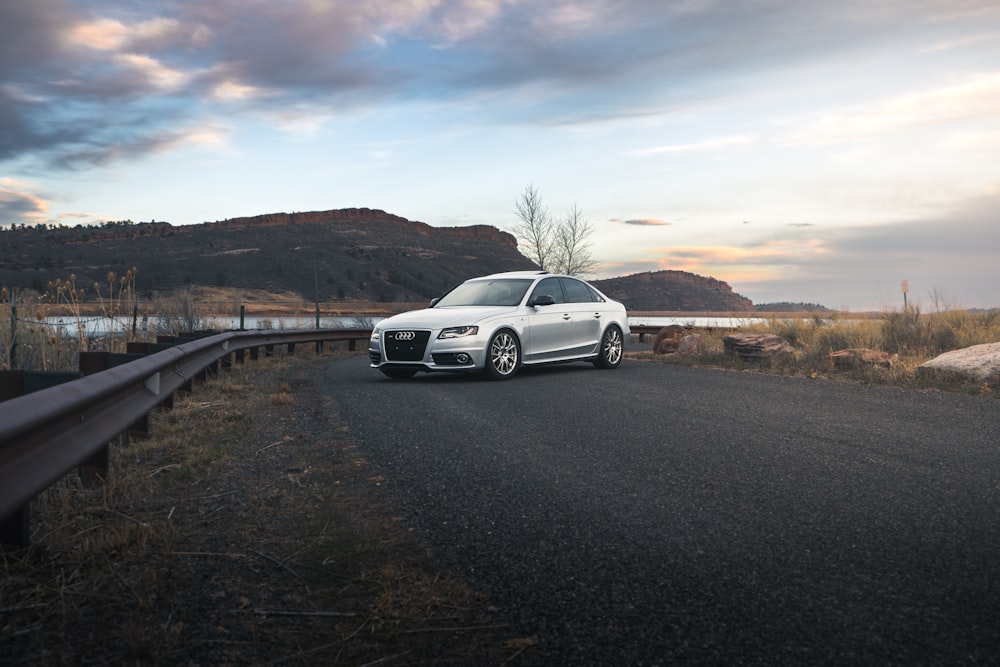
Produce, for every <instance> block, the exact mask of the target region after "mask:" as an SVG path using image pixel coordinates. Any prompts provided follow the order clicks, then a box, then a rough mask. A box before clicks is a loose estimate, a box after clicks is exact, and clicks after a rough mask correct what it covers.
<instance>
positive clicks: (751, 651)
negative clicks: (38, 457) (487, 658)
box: [325, 358, 1000, 665]
mask: <svg viewBox="0 0 1000 667" xmlns="http://www.w3.org/2000/svg"><path fill="white" fill-rule="evenodd" d="M325 381H326V382H327V383H328V386H327V389H328V391H329V392H330V395H331V396H332V397H333V404H334V409H335V410H337V411H338V413H339V414H338V417H339V419H340V420H342V422H343V423H344V424H345V425H346V426H348V428H349V430H350V432H351V433H352V435H353V437H354V438H355V439H356V440H357V442H358V444H359V447H360V449H361V452H362V453H363V455H364V456H365V457H366V458H367V459H368V460H369V461H370V462H371V463H372V464H373V465H374V466H375V467H376V468H377V469H378V470H379V471H380V472H381V474H382V475H383V476H384V477H385V480H386V481H385V483H384V487H385V489H386V491H387V493H390V494H392V497H393V498H394V499H395V500H396V502H398V503H399V506H400V507H401V508H402V509H403V511H404V512H405V513H406V515H407V517H408V520H409V521H410V522H411V524H412V525H413V526H415V527H416V528H417V529H418V530H419V531H420V534H421V536H422V538H423V539H424V540H425V541H426V543H427V545H428V547H429V548H430V549H431V550H432V553H433V555H434V557H435V558H436V559H437V561H438V562H439V563H441V564H442V565H444V566H446V567H448V568H450V569H452V570H454V571H456V572H458V573H460V574H461V575H462V576H464V577H466V578H467V579H468V580H469V581H470V582H471V583H472V584H473V585H474V586H475V587H477V588H479V589H481V590H484V591H487V592H488V593H489V595H490V596H491V599H492V601H493V602H494V603H495V604H497V605H498V606H499V607H500V609H501V611H503V612H505V613H509V615H510V616H511V618H513V619H514V622H515V624H516V630H518V631H519V632H520V633H521V634H522V635H523V636H531V635H537V636H538V638H539V640H540V642H541V644H540V646H539V647H538V648H537V650H535V651H534V652H533V653H532V654H531V658H530V660H529V662H530V663H532V664H608V665H610V664H633V665H657V664H673V663H676V662H681V663H684V664H706V663H717V664H753V663H761V664H769V665H770V664H810V665H814V664H915V663H918V662H919V663H924V664H988V663H992V664H997V663H998V662H1000V401H998V400H996V399H991V398H982V397H968V396H960V395H952V394H944V393H937V392H930V393H924V392H915V391H906V390H900V389H895V388H885V387H866V386H859V385H854V384H840V383H834V382H828V381H816V380H806V379H797V378H781V377H771V376H764V375H757V374H751V373H735V372H725V371H715V370H707V369H690V368H683V367H678V366H664V365H659V364H652V363H641V362H632V363H629V362H627V361H626V363H625V364H624V365H623V366H622V367H621V368H620V369H619V370H617V371H599V370H596V369H594V368H593V367H591V366H590V365H588V364H574V365H567V366H558V367H550V368H546V369H540V370H531V371H528V372H523V373H522V374H521V375H520V376H518V377H517V378H515V379H514V380H512V381H510V382H499V383H498V382H488V381H483V380H479V379H474V378H468V377H463V376H449V375H419V376H418V377H417V378H415V379H413V380H410V381H389V380H387V379H385V378H383V377H382V375H381V374H379V373H378V372H377V371H374V370H371V369H369V368H367V366H366V361H365V360H364V359H361V358H355V359H349V360H345V361H341V362H337V363H334V364H332V365H331V366H329V370H328V373H327V375H326V377H325Z"/></svg>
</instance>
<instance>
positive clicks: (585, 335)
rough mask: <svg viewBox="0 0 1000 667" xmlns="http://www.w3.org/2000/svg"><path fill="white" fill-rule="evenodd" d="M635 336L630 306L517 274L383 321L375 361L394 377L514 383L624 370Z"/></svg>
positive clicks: (541, 276)
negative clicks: (445, 375) (555, 373)
mask: <svg viewBox="0 0 1000 667" xmlns="http://www.w3.org/2000/svg"><path fill="white" fill-rule="evenodd" d="M628 333H629V328H628V316H627V315H626V312H625V306H624V305H622V304H621V303H619V302H617V301H614V300H612V299H609V298H608V297H607V296H605V295H604V294H602V293H601V292H600V291H599V290H598V289H596V288H595V287H594V286H592V285H590V284H589V283H587V282H585V281H583V280H580V279H579V278H574V277H572V276H563V275H553V274H549V273H546V272H544V271H516V272H510V273H497V274H493V275H489V276H483V277H481V278H473V279H472V280H467V281H466V282H464V283H462V284H461V285H459V286H458V287H456V288H454V289H453V290H451V291H450V292H448V293H447V294H445V295H444V296H443V297H441V298H440V299H435V300H434V301H432V302H431V306H430V308H425V309H423V310H414V311H410V312H407V313H402V314H400V315H395V316H393V317H390V318H388V319H385V320H382V321H381V322H379V323H378V324H377V325H376V326H375V328H374V329H373V330H372V336H371V340H370V341H369V343H368V355H369V357H370V359H371V366H372V368H377V369H379V370H380V371H382V373H384V374H385V375H387V376H388V377H390V378H408V377H413V375H415V374H416V373H418V372H420V371H425V372H432V371H448V372H483V373H485V374H486V375H487V376H489V377H491V378H493V379H496V380H507V379H509V378H511V377H513V376H514V374H515V373H517V371H518V369H519V368H520V367H521V366H526V365H533V364H548V363H558V362H567V361H589V362H592V363H593V364H594V365H595V366H597V367H598V368H617V367H618V365H619V364H621V361H622V352H623V351H624V341H625V336H627V335H628Z"/></svg>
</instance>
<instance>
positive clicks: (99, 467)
mask: <svg viewBox="0 0 1000 667" xmlns="http://www.w3.org/2000/svg"><path fill="white" fill-rule="evenodd" d="M110 461H111V447H110V445H105V446H104V447H102V448H101V449H100V450H98V451H97V452H95V453H94V455H93V456H91V457H90V458H88V459H87V460H86V461H84V462H83V463H81V464H80V465H79V466H77V468H76V472H77V474H78V475H80V481H82V482H83V483H84V484H89V485H92V484H98V483H100V482H101V481H103V480H105V479H107V478H108V468H109V467H110V465H109V463H110Z"/></svg>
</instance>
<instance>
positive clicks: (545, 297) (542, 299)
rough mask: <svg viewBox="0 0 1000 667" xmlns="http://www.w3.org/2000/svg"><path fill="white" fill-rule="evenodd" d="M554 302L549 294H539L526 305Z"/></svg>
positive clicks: (546, 304)
mask: <svg viewBox="0 0 1000 667" xmlns="http://www.w3.org/2000/svg"><path fill="white" fill-rule="evenodd" d="M555 302H556V300H555V299H553V298H552V295H551V294H539V295H538V296H536V297H535V298H534V299H532V300H531V303H529V304H528V305H529V306H551V305H552V304H554V303H555Z"/></svg>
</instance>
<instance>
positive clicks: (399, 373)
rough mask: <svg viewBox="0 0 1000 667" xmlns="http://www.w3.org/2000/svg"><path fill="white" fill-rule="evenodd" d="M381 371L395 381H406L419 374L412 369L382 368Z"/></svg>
mask: <svg viewBox="0 0 1000 667" xmlns="http://www.w3.org/2000/svg"><path fill="white" fill-rule="evenodd" d="M379 370H380V371H382V373H383V374H384V375H385V376H386V377H390V378H392V379H393V380H405V379H407V378H411V377H413V376H414V375H416V374H417V371H416V370H415V369H412V368H380V369H379Z"/></svg>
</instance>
